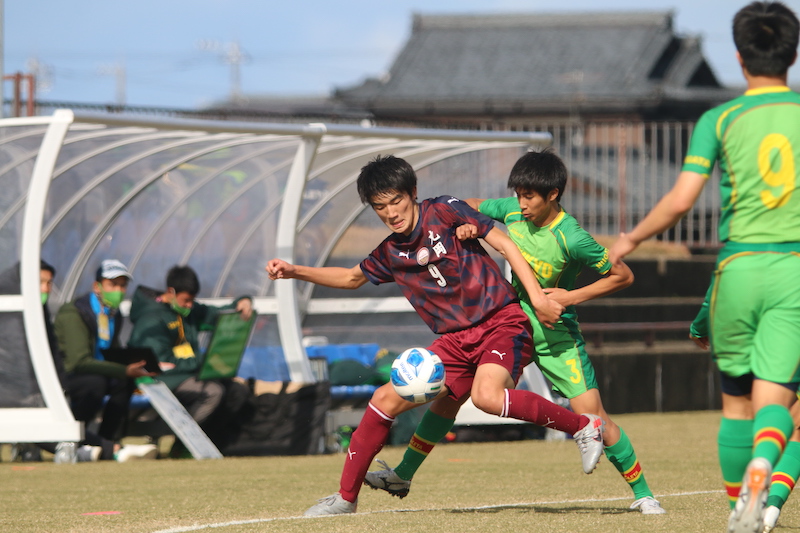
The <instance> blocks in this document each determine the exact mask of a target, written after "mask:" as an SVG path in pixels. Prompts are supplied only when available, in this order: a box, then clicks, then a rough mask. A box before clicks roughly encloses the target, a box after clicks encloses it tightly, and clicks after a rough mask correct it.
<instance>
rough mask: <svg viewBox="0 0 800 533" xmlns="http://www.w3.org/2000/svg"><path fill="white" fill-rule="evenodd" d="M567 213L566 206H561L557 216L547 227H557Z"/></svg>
mask: <svg viewBox="0 0 800 533" xmlns="http://www.w3.org/2000/svg"><path fill="white" fill-rule="evenodd" d="M566 214H567V213H566V211H564V208H563V207H559V210H558V214H557V215H556V218H554V219H553V221H552V222H551V223H550V224H548V225H547V227H548V228H553V227H555V226H556V225H557V224H558V223H559V222H561V220H562V219H563V218H564V215H566Z"/></svg>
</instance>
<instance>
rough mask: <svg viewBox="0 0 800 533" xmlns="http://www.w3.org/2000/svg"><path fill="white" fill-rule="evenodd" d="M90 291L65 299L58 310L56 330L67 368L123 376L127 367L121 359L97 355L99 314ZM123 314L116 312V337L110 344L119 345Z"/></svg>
mask: <svg viewBox="0 0 800 533" xmlns="http://www.w3.org/2000/svg"><path fill="white" fill-rule="evenodd" d="M89 296H90V295H89V294H87V295H84V296H82V297H80V298H78V299H77V300H75V301H72V302H68V303H65V304H64V305H62V306H61V309H59V310H58V313H57V314H56V321H55V332H56V338H57V339H58V347H59V349H60V350H61V352H62V353H63V354H64V368H65V369H66V371H67V372H74V373H76V374H100V375H101V376H107V377H111V378H124V377H126V375H125V370H126V367H125V365H122V364H120V363H112V362H111V361H101V360H98V359H95V358H94V352H95V341H96V339H97V316H96V315H95V314H94V311H92V306H91V304H90V303H89ZM121 331H122V314H121V313H119V312H117V313H116V314H115V315H114V337H113V338H112V339H111V346H112V347H114V348H119V347H120V341H119V334H120V332H121Z"/></svg>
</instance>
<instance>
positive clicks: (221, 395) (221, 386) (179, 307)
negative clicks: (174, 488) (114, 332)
mask: <svg viewBox="0 0 800 533" xmlns="http://www.w3.org/2000/svg"><path fill="white" fill-rule="evenodd" d="M199 292H200V281H199V280H198V278H197V274H196V273H195V271H194V270H193V269H192V268H191V267H189V266H174V267H172V268H171V269H170V270H169V272H168V273H167V280H166V289H165V290H164V291H158V290H155V289H150V288H147V287H142V286H139V287H137V289H136V293H135V294H134V296H133V303H132V305H131V313H130V318H131V322H133V331H132V332H131V338H130V341H129V342H128V344H129V345H130V346H135V347H149V348H152V349H153V351H154V352H155V353H156V356H157V357H158V360H159V362H160V367H161V370H162V371H163V373H162V374H160V375H159V376H158V379H159V380H160V381H163V382H164V383H165V384H166V385H167V386H168V387H169V388H170V390H171V391H172V392H173V393H174V394H175V397H176V398H178V400H179V401H180V402H181V403H182V404H183V405H184V406H185V407H186V410H187V411H188V412H189V414H191V415H192V418H194V420H195V421H196V422H197V423H198V424H199V425H200V427H201V428H202V429H203V430H204V431H205V432H206V434H207V435H208V436H209V438H210V439H211V440H212V441H213V442H214V444H215V445H216V446H217V447H218V448H219V449H220V450H224V447H225V445H226V444H227V443H228V442H230V441H231V439H232V438H233V437H234V436H235V434H236V433H237V432H238V429H239V427H240V423H241V420H240V417H241V416H242V415H243V410H244V408H245V407H246V406H248V405H250V402H248V399H249V396H250V391H249V389H248V388H247V386H246V385H245V384H244V383H241V382H239V381H235V380H231V379H223V380H205V381H200V380H199V379H197V376H198V372H199V370H200V368H201V366H202V363H203V355H202V354H201V352H200V345H199V342H198V334H199V333H200V331H201V330H212V329H214V326H215V325H216V319H217V316H218V313H219V311H221V310H222V309H236V311H238V312H239V313H240V314H241V316H242V318H243V319H245V320H247V319H249V318H250V315H251V314H252V312H253V304H252V302H251V300H250V297H248V296H243V297H240V298H237V299H236V300H234V301H233V303H231V304H230V305H228V306H224V307H214V306H209V305H204V304H202V303H199V302H196V301H195V297H196V296H197V294H198V293H199ZM183 455H185V449H184V448H183V445H182V444H181V443H180V441H176V446H175V447H173V450H172V452H171V453H170V456H172V457H180V456H183Z"/></svg>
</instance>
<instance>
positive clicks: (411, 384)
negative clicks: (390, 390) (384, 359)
mask: <svg viewBox="0 0 800 533" xmlns="http://www.w3.org/2000/svg"><path fill="white" fill-rule="evenodd" d="M392 386H393V387H394V390H395V392H397V394H399V395H400V397H401V398H403V399H404V400H407V401H409V402H414V403H425V402H429V401H431V400H433V399H434V398H436V395H438V394H439V392H440V391H441V390H442V386H444V364H442V360H441V359H439V356H438V355H436V354H435V353H433V352H429V351H428V350H426V349H425V348H409V349H408V350H406V351H405V352H403V353H401V354H400V355H398V356H397V359H395V360H394V362H393V363H392Z"/></svg>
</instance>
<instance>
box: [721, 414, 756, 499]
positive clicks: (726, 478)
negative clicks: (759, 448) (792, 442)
mask: <svg viewBox="0 0 800 533" xmlns="http://www.w3.org/2000/svg"><path fill="white" fill-rule="evenodd" d="M717 446H718V449H719V466H720V469H721V470H722V481H723V483H724V484H725V492H727V493H728V503H729V504H730V506H731V509H733V506H734V504H735V503H736V499H737V498H739V489H741V488H742V477H743V476H744V471H745V469H746V468H747V463H749V462H750V459H752V458H753V421H752V420H735V419H732V418H723V419H722V421H721V422H720V424H719V434H718V435H717Z"/></svg>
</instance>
